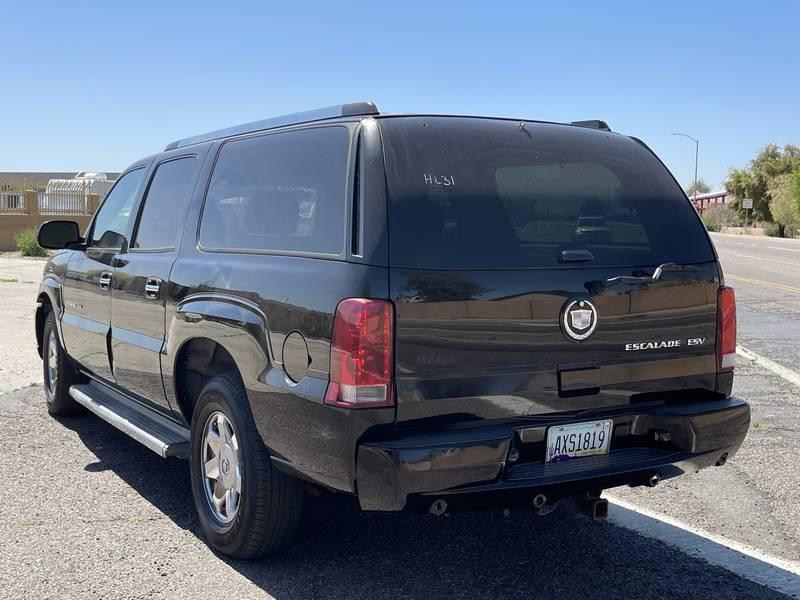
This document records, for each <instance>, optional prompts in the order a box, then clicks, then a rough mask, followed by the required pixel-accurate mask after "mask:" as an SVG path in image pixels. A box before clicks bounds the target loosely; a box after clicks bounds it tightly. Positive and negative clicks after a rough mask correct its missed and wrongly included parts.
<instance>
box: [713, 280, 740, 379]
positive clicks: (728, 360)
mask: <svg viewBox="0 0 800 600" xmlns="http://www.w3.org/2000/svg"><path fill="white" fill-rule="evenodd" d="M735 357H736V295H735V294H734V293H733V288H732V287H728V286H725V285H724V286H722V287H721V288H719V291H718V292H717V372H718V373H722V372H724V371H733V366H734V358H735Z"/></svg>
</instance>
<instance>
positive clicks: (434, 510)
mask: <svg viewBox="0 0 800 600" xmlns="http://www.w3.org/2000/svg"><path fill="white" fill-rule="evenodd" d="M428 512H430V513H431V514H432V515H435V516H437V517H441V516H442V515H443V514H444V513H446V512H447V502H446V501H445V500H442V499H441V498H439V499H438V500H434V501H433V504H431V508H430V510H429V511H428Z"/></svg>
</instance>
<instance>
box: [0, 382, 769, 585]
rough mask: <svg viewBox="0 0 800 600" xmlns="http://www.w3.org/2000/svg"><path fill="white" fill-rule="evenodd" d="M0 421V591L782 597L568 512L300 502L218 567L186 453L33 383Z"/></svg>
mask: <svg viewBox="0 0 800 600" xmlns="http://www.w3.org/2000/svg"><path fill="white" fill-rule="evenodd" d="M0 428H2V431H3V433H2V439H3V441H4V446H5V447H6V449H7V451H6V452H5V453H4V457H5V458H4V460H2V461H0V479H2V480H3V481H4V482H5V483H4V486H3V496H4V497H5V498H6V499H8V500H10V501H7V502H6V503H4V504H5V507H6V510H4V511H3V512H2V513H0V539H2V540H3V543H2V547H0V597H3V598H37V599H43V598H191V597H201V598H206V597H212V596H215V595H219V596H224V597H231V598H261V597H274V598H284V599H292V598H298V599H299V598H303V599H305V598H393V599H396V598H445V597H453V596H457V597H475V598H481V597H491V598H532V597H542V598H552V597H556V596H558V597H564V598H633V597H648V598H675V597H680V598H710V597H713V598H715V599H722V598H742V597H747V598H778V597H782V596H780V595H779V594H777V593H775V592H772V591H770V590H768V589H766V588H763V587H760V586H758V585H756V584H754V583H751V582H749V581H746V580H744V579H741V578H739V577H736V576H735V575H732V574H731V573H730V572H728V571H726V570H724V569H720V568H717V567H712V566H709V565H708V564H707V563H705V562H704V561H702V560H698V559H696V558H691V557H689V556H687V555H685V554H682V553H680V552H678V551H676V550H673V549H671V548H669V547H667V546H665V545H664V544H661V543H660V542H656V541H653V540H650V539H646V538H643V537H641V536H639V535H637V534H635V533H632V532H630V531H628V530H626V529H623V528H619V527H616V526H614V525H612V524H610V523H603V522H592V521H589V520H588V519H586V518H585V517H583V516H581V515H578V514H577V513H576V512H575V511H574V509H572V508H571V507H569V506H566V507H563V508H562V509H560V510H559V511H558V512H557V513H555V514H552V515H549V516H547V517H543V518H537V517H535V516H533V514H532V512H531V511H530V510H528V509H524V508H523V509H514V510H511V511H510V512H509V513H508V515H507V516H506V515H505V514H504V513H503V512H502V511H487V512H470V513H456V514H453V515H451V516H449V517H438V518H437V517H432V516H428V515H394V514H386V515H382V514H365V513H361V512H360V511H358V510H357V508H356V506H355V504H354V503H353V502H352V501H351V500H350V499H349V498H347V497H338V496H329V495H324V496H321V497H319V498H311V497H309V498H308V502H307V504H306V511H305V516H304V520H303V524H302V530H301V533H300V536H299V538H298V542H297V543H296V544H295V545H294V546H293V547H292V548H291V549H290V550H289V552H288V553H287V554H286V555H284V556H282V557H280V558H277V559H273V560H270V561H265V562H255V563H252V562H251V563H242V562H236V561H230V560H227V559H225V558H222V557H220V556H217V555H215V554H214V553H213V552H212V551H211V550H209V549H208V547H207V546H206V545H205V544H204V542H203V540H202V533H201V532H200V530H199V527H198V524H197V521H196V519H195V516H194V508H193V505H192V500H191V492H190V488H189V478H188V469H187V465H186V463H184V462H181V461H178V460H167V461H165V460H163V459H161V458H159V457H158V456H156V455H155V454H153V453H152V452H150V451H149V450H147V449H145V448H144V447H142V446H140V445H139V444H137V443H136V442H135V441H133V440H131V439H130V438H128V437H126V436H125V435H123V434H122V433H120V432H118V431H117V430H115V429H113V428H112V427H110V426H109V425H107V424H106V423H104V422H103V421H101V420H100V419H97V418H95V417H94V416H86V417H81V418H77V419H70V420H67V419H65V420H61V421H58V420H56V419H52V418H50V417H49V416H48V415H47V413H46V410H45V403H44V398H43V394H42V392H41V390H40V389H38V388H34V389H28V390H21V391H18V392H13V393H11V394H7V395H5V396H3V397H0ZM8 450H10V452H9V451H8Z"/></svg>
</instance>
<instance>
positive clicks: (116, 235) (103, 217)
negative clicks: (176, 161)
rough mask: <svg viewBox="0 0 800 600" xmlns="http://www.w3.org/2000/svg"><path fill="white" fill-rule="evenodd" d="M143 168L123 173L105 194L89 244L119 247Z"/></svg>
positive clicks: (140, 181) (137, 191)
mask: <svg viewBox="0 0 800 600" xmlns="http://www.w3.org/2000/svg"><path fill="white" fill-rule="evenodd" d="M143 177H144V169H135V170H133V171H129V172H128V173H126V174H125V175H123V176H122V177H121V178H120V179H119V181H117V183H116V184H115V185H114V188H113V189H112V190H111V192H109V194H108V196H106V199H105V201H103V205H102V206H101V207H100V210H99V211H98V212H97V216H96V217H95V220H94V227H93V229H92V240H91V245H92V246H97V247H100V248H120V247H121V246H122V240H123V239H124V238H125V231H126V230H127V228H128V221H130V218H131V210H132V209H133V203H134V202H135V201H136V196H137V195H138V194H139V186H140V185H142V179H143Z"/></svg>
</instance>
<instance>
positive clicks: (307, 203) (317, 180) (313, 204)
mask: <svg viewBox="0 0 800 600" xmlns="http://www.w3.org/2000/svg"><path fill="white" fill-rule="evenodd" d="M349 142H350V136H349V131H348V130H347V128H345V127H320V128H313V129H303V130H300V131H291V132H285V133H275V134H268V135H263V136H259V137H254V138H247V139H242V140H234V141H231V142H227V143H226V144H224V145H223V146H222V149H221V150H220V153H219V157H218V158H217V163H216V165H215V167H214V172H213V174H212V176H211V182H210V183H209V187H208V193H207V195H206V201H205V206H204V208H203V217H202V223H201V225H200V243H201V244H202V245H203V246H204V247H206V248H210V249H243V250H268V251H269V250H279V251H301V252H319V253H328V254H337V253H339V252H341V251H342V248H343V247H344V218H345V216H344V214H345V206H346V198H345V194H346V189H347V178H348V170H347V164H348V148H349Z"/></svg>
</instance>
